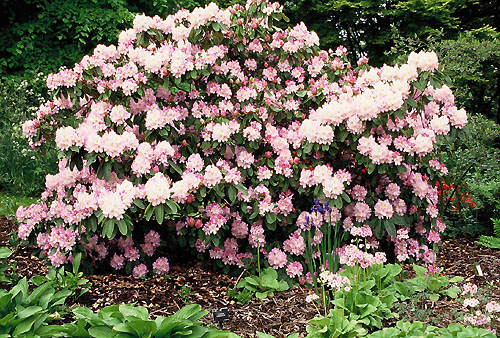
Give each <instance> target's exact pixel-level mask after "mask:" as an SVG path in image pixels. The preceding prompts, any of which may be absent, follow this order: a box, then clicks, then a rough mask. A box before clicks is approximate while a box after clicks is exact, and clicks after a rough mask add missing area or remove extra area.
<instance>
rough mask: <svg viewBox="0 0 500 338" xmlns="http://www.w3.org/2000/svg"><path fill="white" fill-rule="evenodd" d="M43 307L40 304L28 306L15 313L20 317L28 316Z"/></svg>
mask: <svg viewBox="0 0 500 338" xmlns="http://www.w3.org/2000/svg"><path fill="white" fill-rule="evenodd" d="M42 310H43V309H42V308H41V307H40V306H29V307H27V308H26V309H24V310H22V311H20V312H19V313H18V314H17V317H18V318H20V319H24V318H28V317H30V316H32V315H34V314H35V313H37V312H40V311H42Z"/></svg>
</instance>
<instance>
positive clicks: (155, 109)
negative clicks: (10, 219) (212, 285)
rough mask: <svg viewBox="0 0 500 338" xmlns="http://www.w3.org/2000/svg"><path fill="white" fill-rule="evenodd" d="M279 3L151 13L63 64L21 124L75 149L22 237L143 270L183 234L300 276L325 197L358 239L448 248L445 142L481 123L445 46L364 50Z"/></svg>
mask: <svg viewBox="0 0 500 338" xmlns="http://www.w3.org/2000/svg"><path fill="white" fill-rule="evenodd" d="M281 11H282V8H281V6H280V5H279V4H278V3H270V2H267V1H255V0H251V1H248V2H247V4H246V6H241V5H234V6H232V7H230V8H228V9H225V10H222V9H219V8H218V7H217V6H216V5H215V4H213V3H212V4H209V5H208V6H207V7H205V8H197V9H195V10H193V11H192V12H189V11H186V10H180V11H179V12H177V13H176V14H175V15H171V16H169V17H167V18H166V19H162V18H159V17H153V18H151V17H147V16H144V15H138V16H137V17H136V18H135V20H134V26H133V28H131V29H128V30H126V31H124V32H122V33H121V34H120V36H119V40H118V45H117V46H113V45H112V46H103V45H100V46H98V47H97V48H96V49H95V50H94V53H93V54H92V55H89V56H85V57H84V58H83V59H82V60H81V61H80V62H79V63H77V64H76V65H75V67H74V68H73V69H64V70H62V71H61V72H59V73H57V74H53V75H50V76H49V77H48V79H47V86H48V87H49V88H50V89H52V90H53V92H54V99H53V100H52V101H50V102H47V103H46V104H44V105H43V106H41V107H40V109H39V111H38V116H37V118H36V119H34V120H31V121H27V122H26V123H25V124H24V126H23V132H24V134H25V135H26V136H27V137H28V138H29V140H30V142H31V144H32V145H33V147H41V146H44V143H46V142H47V140H55V144H56V145H57V147H58V148H59V149H60V151H61V153H62V154H64V157H65V159H63V160H62V161H61V162H60V166H59V172H58V173H57V174H55V175H48V176H47V179H46V190H45V192H44V193H43V194H42V199H41V202H40V203H38V204H34V205H32V206H30V207H28V208H20V209H19V210H18V213H17V217H18V221H19V223H20V225H19V237H20V238H21V239H23V240H30V241H32V242H34V243H36V244H37V245H38V247H39V248H40V249H41V250H42V251H43V253H44V254H45V255H46V256H47V257H48V258H49V259H50V261H51V263H52V264H53V265H55V266H57V265H60V264H64V263H65V262H67V261H68V260H71V256H72V254H74V252H75V250H80V251H82V250H84V251H85V252H86V255H87V257H88V259H89V260H90V261H92V262H94V263H105V264H110V265H111V266H112V267H113V268H115V269H117V270H121V269H123V268H126V270H127V271H128V272H129V273H131V272H132V270H133V274H134V276H136V277H141V276H143V275H144V274H146V273H147V272H148V271H155V272H157V273H167V272H168V269H169V264H168V258H166V257H159V258H157V248H158V247H159V246H160V243H161V239H166V238H167V237H166V234H167V233H172V232H173V233H174V234H175V235H176V236H178V238H179V242H185V243H187V244H189V245H191V247H193V250H197V251H198V252H206V253H207V254H208V255H209V256H210V257H211V258H213V259H216V260H218V261H219V262H222V264H225V265H227V266H238V267H242V266H244V265H245V264H246V263H248V262H251V261H252V260H254V259H255V258H254V256H255V250H260V251H261V252H262V253H263V255H264V257H265V258H266V260H267V261H268V264H270V265H271V266H273V267H275V268H278V269H281V271H283V272H287V273H288V274H289V275H290V276H292V277H297V278H300V277H301V276H302V275H303V273H304V272H305V271H306V270H305V269H304V266H303V265H302V263H301V262H303V255H304V246H305V242H304V239H305V238H307V237H306V233H308V232H309V231H312V228H313V227H317V226H319V225H320V224H322V222H323V221H324V217H325V216H324V215H322V214H321V213H319V212H312V213H309V212H306V211H304V210H309V208H310V206H311V205H312V201H313V200H315V199H316V200H321V201H322V202H327V203H328V204H329V205H330V206H331V207H332V213H331V216H332V217H333V218H334V222H333V224H334V225H335V224H338V226H339V227H342V228H343V229H344V230H345V231H350V232H352V234H353V236H362V237H367V241H369V242H370V243H371V244H372V245H373V246H376V245H377V243H378V240H384V241H385V242H394V245H395V250H396V256H397V258H398V259H399V260H400V261H404V260H407V259H410V258H414V259H417V260H424V261H426V260H427V261H429V262H430V261H432V259H433V256H432V251H431V250H430V247H431V246H432V244H433V243H435V242H438V241H439V234H440V233H441V232H442V231H443V230H444V227H445V225H444V223H443V222H441V221H440V220H439V219H438V209H437V202H438V193H437V188H436V187H435V185H434V184H433V182H435V181H436V180H437V179H438V176H440V175H442V174H443V173H444V172H446V167H445V166H444V165H443V164H442V163H441V162H440V160H439V156H438V155H439V154H438V144H439V143H440V140H442V139H443V138H445V137H446V138H452V137H453V136H455V134H456V132H457V128H458V129H460V128H463V126H464V125H465V124H466V122H467V115H466V113H465V111H464V110H461V109H458V108H457V107H456V106H455V104H454V97H453V94H452V92H451V90H450V88H449V87H447V86H446V85H443V83H444V82H445V81H444V78H443V76H442V73H441V72H440V71H439V70H438V60H437V57H436V55H435V54H434V53H428V52H420V53H418V54H417V53H412V54H411V55H410V56H409V57H408V62H407V63H406V64H403V65H398V66H394V67H391V66H383V67H382V68H373V67H369V66H368V64H367V63H368V60H367V59H366V58H363V59H360V60H359V61H358V64H357V65H351V64H350V63H349V62H348V61H347V51H346V49H345V48H344V47H339V48H338V49H337V50H336V51H324V50H321V49H320V48H319V47H318V46H319V39H318V36H317V35H316V33H314V32H311V31H309V30H308V29H307V28H306V27H305V25H304V24H299V25H297V26H295V27H293V28H289V29H286V30H282V29H280V28H278V27H277V26H276V25H275V23H276V22H277V21H279V20H283V19H284V20H287V18H286V17H285V16H284V15H283V14H282V12H281ZM155 221H156V222H155ZM156 223H157V224H156ZM155 224H156V225H155ZM314 233H315V235H314V238H313V242H314V243H316V244H317V243H320V242H321V232H314ZM181 239H183V240H181ZM167 245H168V243H167ZM345 250H349V248H346V249H345ZM153 261H154V263H152V262H153ZM147 262H151V263H148V264H146V263H147Z"/></svg>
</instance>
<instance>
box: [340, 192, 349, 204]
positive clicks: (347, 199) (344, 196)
mask: <svg viewBox="0 0 500 338" xmlns="http://www.w3.org/2000/svg"><path fill="white" fill-rule="evenodd" d="M341 196H342V198H343V199H344V201H346V202H347V203H351V198H350V197H349V195H347V194H346V193H345V192H343V193H342V195H341Z"/></svg>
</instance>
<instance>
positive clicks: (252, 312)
mask: <svg viewBox="0 0 500 338" xmlns="http://www.w3.org/2000/svg"><path fill="white" fill-rule="evenodd" d="M13 229H15V224H14V223H13V222H11V221H8V220H7V219H5V218H0V246H5V245H8V238H9V233H10V231H12V230H13ZM31 253H32V250H31V249H29V248H19V249H18V250H17V251H16V252H15V253H14V254H13V255H12V256H11V257H10V261H11V262H12V263H16V264H17V267H16V273H17V274H19V276H27V277H28V278H29V277H31V276H33V275H35V274H40V273H42V274H43V273H45V272H46V271H47V268H46V267H45V266H44V265H43V263H42V262H40V261H39V260H38V259H37V258H35V257H33V256H31ZM438 262H440V266H441V267H443V274H447V275H449V276H462V277H463V278H464V283H465V282H472V283H475V284H477V285H478V286H479V288H480V290H481V291H482V292H483V293H486V294H487V295H488V298H489V299H491V300H497V301H498V300H500V289H499V287H500V251H498V250H492V249H488V248H484V247H482V246H480V245H478V244H476V243H475V242H474V239H472V238H456V239H445V240H443V243H442V246H441V247H440V251H439V254H438ZM477 265H479V266H480V267H481V271H482V274H483V276H480V275H479V273H478V271H477V269H476V266H477ZM409 270H411V269H409V267H406V269H405V271H409ZM86 278H87V279H89V280H90V282H91V283H92V286H91V287H90V290H89V292H87V293H86V294H84V295H83V296H82V297H81V298H80V299H78V301H77V302H78V304H81V305H86V306H88V307H90V308H92V309H93V310H94V311H97V310H99V309H101V308H103V307H104V306H107V305H111V304H119V303H132V302H134V303H136V304H138V305H142V306H145V307H146V308H148V310H149V312H150V314H151V315H152V316H153V317H156V316H160V315H164V316H167V315H170V314H172V313H174V312H176V311H177V310H179V309H180V308H181V307H183V306H184V305H185V304H189V303H197V304H200V305H201V306H202V307H203V308H204V309H206V310H208V311H211V310H212V309H215V308H220V307H228V308H229V313H230V320H229V321H227V322H225V323H224V324H223V328H224V329H226V330H230V331H232V332H234V333H236V334H238V335H240V336H241V337H255V332H256V331H262V332H266V333H268V334H271V335H273V336H276V337H285V336H286V335H288V334H290V333H293V332H299V333H300V336H301V337H302V336H305V326H306V324H307V321H308V320H309V319H311V318H312V317H314V316H315V315H316V314H319V312H318V310H317V308H316V307H315V306H314V305H313V304H311V303H307V302H306V301H305V298H306V296H307V295H308V294H310V293H311V292H312V291H311V289H308V288H303V287H299V286H296V287H294V288H292V289H290V290H288V291H285V292H281V293H278V294H276V295H275V296H274V297H271V298H267V299H265V300H263V301H260V300H258V299H256V298H253V299H252V300H251V301H250V302H249V303H247V304H238V303H236V302H235V300H233V299H231V298H229V297H228V294H227V292H228V288H233V287H234V285H235V284H236V283H237V281H238V279H239V278H240V277H239V276H234V277H231V276H228V275H224V274H222V273H220V272H217V271H214V270H213V269H212V268H211V267H210V266H204V265H202V263H200V262H192V261H172V262H171V270H170V273H169V276H168V277H167V278H159V277H156V278H150V279H140V280H137V279H134V278H132V277H130V276H119V275H115V274H106V275H91V276H87V277H86ZM3 287H8V286H7V285H3ZM73 304H75V303H74V302H73ZM70 305H72V304H70ZM395 309H396V312H399V313H400V318H399V319H404V320H409V321H414V320H419V321H423V322H426V323H428V324H429V325H435V326H440V327H446V326H447V325H448V324H450V323H451V322H454V321H457V316H458V317H459V316H460V311H461V310H462V305H461V304H460V303H458V302H457V301H454V300H450V299H447V298H444V297H441V299H440V300H439V301H438V302H435V303H432V302H431V301H430V300H428V298H425V297H422V298H420V299H410V300H407V301H406V302H404V303H397V304H396V307H395ZM203 320H204V321H205V322H207V323H210V322H212V317H211V316H210V315H208V316H206V317H205V318H203ZM395 321H396V320H392V321H388V322H386V323H385V324H386V325H391V324H393V323H394V322H395ZM496 329H497V331H498V330H499V329H500V327H499V326H498V323H497V327H496Z"/></svg>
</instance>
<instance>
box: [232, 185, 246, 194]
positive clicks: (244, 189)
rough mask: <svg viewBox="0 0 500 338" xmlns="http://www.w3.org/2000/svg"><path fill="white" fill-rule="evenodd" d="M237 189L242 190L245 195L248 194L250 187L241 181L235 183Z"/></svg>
mask: <svg viewBox="0 0 500 338" xmlns="http://www.w3.org/2000/svg"><path fill="white" fill-rule="evenodd" d="M235 187H236V189H238V191H239V192H241V193H242V194H243V195H245V196H248V189H247V188H246V187H245V186H244V185H243V184H241V183H238V184H236V185H235Z"/></svg>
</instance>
